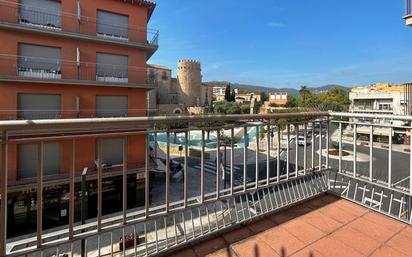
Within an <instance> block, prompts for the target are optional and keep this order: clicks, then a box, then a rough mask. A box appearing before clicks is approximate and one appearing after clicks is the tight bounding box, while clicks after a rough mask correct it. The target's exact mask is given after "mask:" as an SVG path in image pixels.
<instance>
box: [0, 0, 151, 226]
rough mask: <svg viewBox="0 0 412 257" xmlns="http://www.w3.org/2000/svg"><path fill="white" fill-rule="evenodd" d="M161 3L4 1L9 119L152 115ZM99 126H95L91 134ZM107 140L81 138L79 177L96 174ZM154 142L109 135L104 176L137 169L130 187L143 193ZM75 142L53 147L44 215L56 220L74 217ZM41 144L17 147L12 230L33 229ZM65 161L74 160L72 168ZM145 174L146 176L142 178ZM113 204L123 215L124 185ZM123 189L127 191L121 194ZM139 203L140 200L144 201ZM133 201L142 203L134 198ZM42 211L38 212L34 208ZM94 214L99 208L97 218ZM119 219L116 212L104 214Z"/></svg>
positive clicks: (47, 152) (0, 8)
mask: <svg viewBox="0 0 412 257" xmlns="http://www.w3.org/2000/svg"><path fill="white" fill-rule="evenodd" d="M154 9H155V4H154V3H151V2H148V1H144V0H124V1H117V0H99V1H94V0H82V1H77V0H63V1H55V0H20V1H17V0H13V1H0V43H1V47H0V119H2V120H14V119H23V120H34V119H68V118H95V117H98V118H105V117H131V116H132V117H136V116H146V112H147V106H146V104H147V101H146V99H147V96H146V95H147V92H148V90H150V89H151V86H150V85H149V84H148V83H147V69H146V62H147V60H148V59H149V58H150V57H151V56H152V55H153V54H154V52H155V51H156V50H157V48H158V32H157V31H155V30H150V29H148V28H147V23H148V22H149V20H150V18H151V15H152V13H153V11H154ZM92 129H93V128H91V130H92ZM97 144H98V142H97V141H96V139H79V140H76V142H75V147H76V152H75V154H76V160H77V161H76V164H75V168H76V172H77V173H81V171H82V170H83V169H84V168H88V169H89V173H90V174H93V173H95V172H96V164H95V163H96V159H97V156H96V155H97V151H96V149H97V147H98V145H97ZM144 145H145V137H143V136H129V137H125V138H108V139H104V140H102V142H101V147H102V155H103V156H102V159H103V160H104V161H103V165H104V167H105V173H109V172H110V173H111V175H113V174H116V172H119V171H121V169H122V168H121V167H122V166H123V165H122V163H123V155H122V149H123V147H127V149H128V153H127V159H128V165H127V169H128V170H131V171H134V173H133V175H132V176H130V177H129V180H128V181H129V187H131V188H132V189H134V190H139V187H141V186H140V185H139V183H138V181H139V179H141V173H139V170H140V171H141V170H142V165H143V163H144V157H145V156H144V152H145V147H142V146H144ZM71 147H72V146H71V143H70V142H67V141H56V142H47V143H45V144H44V147H43V151H44V160H43V162H44V180H45V181H48V182H49V183H48V184H49V186H48V187H47V188H44V194H45V200H44V209H45V213H47V215H46V217H49V220H50V221H51V222H45V224H46V226H47V225H51V224H60V223H61V222H63V223H64V222H65V221H66V218H67V207H65V205H66V204H67V201H66V200H65V199H66V197H65V194H67V184H65V183H64V181H65V178H67V177H68V171H69V170H70V163H68V162H67V161H66V160H67V158H62V157H64V156H68V155H69V154H70V153H71V149H72V148H71ZM38 149H39V148H38V146H37V145H36V144H30V143H28V144H18V145H11V146H10V147H9V153H8V162H9V172H8V180H9V190H11V192H14V193H11V194H10V196H9V202H8V204H9V208H8V210H9V212H10V217H14V218H11V219H10V220H9V223H10V225H11V226H9V227H13V226H18V227H25V228H27V227H29V228H30V227H31V224H32V222H31V219H32V218H33V215H32V210H33V206H35V205H36V200H35V197H34V195H35V194H36V190H35V187H34V186H33V185H34V184H33V183H34V182H35V177H36V172H37V166H36V163H37V159H38V156H39V153H38ZM63 160H65V161H63ZM139 176H140V177H139ZM94 183H95V182H93V181H92V182H90V184H89V189H90V192H89V193H90V195H89V196H90V197H89V207H90V208H89V209H90V213H89V215H90V216H93V215H94V214H93V212H95V210H96V208H95V205H96V202H95V200H93V199H94V196H93V192H94V189H93V188H95V184H94ZM107 183H108V185H107V190H105V192H106V193H105V194H107V197H106V198H105V199H106V200H107V201H112V202H111V204H110V205H106V206H109V207H110V206H111V207H113V208H114V209H116V205H119V204H120V203H119V201H113V199H118V197H119V195H120V194H118V193H117V192H118V191H119V190H120V189H121V182H120V181H117V180H116V179H115V178H113V179H111V181H110V182H107ZM120 191H121V190H120ZM135 198H136V199H134V200H135V203H134V204H136V203H137V202H138V199H137V198H139V196H138V194H136V197H135ZM129 200H130V201H133V199H129ZM34 210H35V208H34ZM93 210H94V211H93ZM104 212H106V213H107V212H110V210H104Z"/></svg>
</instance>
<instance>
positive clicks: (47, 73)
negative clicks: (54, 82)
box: [18, 44, 61, 78]
mask: <svg viewBox="0 0 412 257" xmlns="http://www.w3.org/2000/svg"><path fill="white" fill-rule="evenodd" d="M18 51H19V59H18V71H19V75H20V76H34V77H39V76H43V77H44V78H60V75H61V65H60V51H61V49H60V48H57V47H48V46H38V45H30V44H19V50H18ZM36 73H40V75H39V74H36Z"/></svg>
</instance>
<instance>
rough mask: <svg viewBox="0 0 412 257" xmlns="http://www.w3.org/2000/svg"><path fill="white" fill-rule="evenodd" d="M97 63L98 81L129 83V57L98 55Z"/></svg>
mask: <svg viewBox="0 0 412 257" xmlns="http://www.w3.org/2000/svg"><path fill="white" fill-rule="evenodd" d="M96 62H97V67H96V80H98V81H104V82H116V83H128V81H129V80H128V67H127V65H128V57H127V56H124V55H115V54H104V53H97V55H96Z"/></svg>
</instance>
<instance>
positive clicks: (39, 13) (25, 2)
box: [19, 0, 61, 29]
mask: <svg viewBox="0 0 412 257" xmlns="http://www.w3.org/2000/svg"><path fill="white" fill-rule="evenodd" d="M20 4H21V5H20V9H19V20H20V23H22V24H26V25H30V26H35V27H40V28H48V29H60V28H61V2H59V1H53V0H20Z"/></svg>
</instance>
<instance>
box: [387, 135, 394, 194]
mask: <svg viewBox="0 0 412 257" xmlns="http://www.w3.org/2000/svg"><path fill="white" fill-rule="evenodd" d="M392 133H393V128H392V127H390V128H389V149H388V152H389V153H388V154H389V156H388V186H389V188H392Z"/></svg>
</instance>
